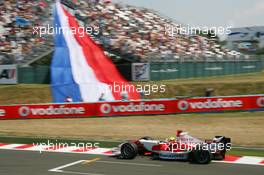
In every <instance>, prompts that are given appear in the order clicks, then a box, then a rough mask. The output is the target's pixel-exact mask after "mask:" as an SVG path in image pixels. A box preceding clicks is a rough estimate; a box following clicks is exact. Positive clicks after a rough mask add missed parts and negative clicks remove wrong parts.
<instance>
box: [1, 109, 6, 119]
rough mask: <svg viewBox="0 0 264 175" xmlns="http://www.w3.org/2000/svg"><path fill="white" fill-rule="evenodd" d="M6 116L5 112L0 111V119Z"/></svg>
mask: <svg viewBox="0 0 264 175" xmlns="http://www.w3.org/2000/svg"><path fill="white" fill-rule="evenodd" d="M5 115H6V111H5V110H4V109H0V117H4V116H5Z"/></svg>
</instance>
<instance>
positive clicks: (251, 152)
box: [228, 148, 264, 157]
mask: <svg viewBox="0 0 264 175" xmlns="http://www.w3.org/2000/svg"><path fill="white" fill-rule="evenodd" d="M228 154H229V155H234V156H257V157H264V149H263V150H260V149H246V148H245V149H241V148H232V149H231V150H230V151H229V152H228Z"/></svg>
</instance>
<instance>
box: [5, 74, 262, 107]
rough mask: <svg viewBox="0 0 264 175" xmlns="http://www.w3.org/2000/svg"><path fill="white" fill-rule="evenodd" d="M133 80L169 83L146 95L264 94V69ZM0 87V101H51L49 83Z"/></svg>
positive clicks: (170, 96) (17, 102)
mask: <svg viewBox="0 0 264 175" xmlns="http://www.w3.org/2000/svg"><path fill="white" fill-rule="evenodd" d="M133 83H134V84H141V85H153V84H157V85H165V86H166V91H165V92H164V93H151V94H150V95H148V96H145V98H148V99H151V98H172V97H176V96H204V93H205V90H206V89H207V88H213V89H214V95H215V96H229V95H247V94H264V71H262V72H258V73H248V74H239V75H227V76H218V77H207V78H189V79H177V80H164V81H157V82H153V81H151V82H133ZM0 91H1V93H0V105H4V104H27V103H49V102H52V97H51V91H50V86H49V85H38V84H19V85H0Z"/></svg>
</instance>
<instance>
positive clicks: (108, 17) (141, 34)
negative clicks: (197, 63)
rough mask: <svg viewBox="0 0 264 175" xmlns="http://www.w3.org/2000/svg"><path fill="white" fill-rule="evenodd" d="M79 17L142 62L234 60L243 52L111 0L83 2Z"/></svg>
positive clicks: (110, 45)
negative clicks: (180, 30)
mask: <svg viewBox="0 0 264 175" xmlns="http://www.w3.org/2000/svg"><path fill="white" fill-rule="evenodd" d="M76 6H77V7H76V10H75V15H76V17H77V18H78V19H79V20H81V21H83V23H84V24H85V25H88V26H92V27H99V29H100V31H101V33H100V35H99V36H97V37H98V38H99V42H100V43H101V44H102V46H103V47H104V48H105V49H106V50H111V51H112V52H114V53H117V55H121V57H123V58H134V59H137V60H139V61H142V62H148V61H153V60H161V61H164V60H179V59H188V58H191V59H204V58H211V57H212V58H216V59H223V58H234V57H239V56H240V53H238V52H236V51H230V50H228V49H225V48H223V47H221V46H220V45H219V44H217V42H216V41H215V40H213V39H210V38H207V37H204V36H201V35H187V34H186V35H183V34H180V33H178V34H176V35H174V36H173V37H172V36H171V35H169V34H168V31H166V26H174V27H180V25H179V24H177V23H174V22H172V21H171V20H170V19H168V18H165V17H162V16H161V15H158V14H156V13H155V12H153V11H152V10H149V9H145V8H138V7H133V6H129V5H124V4H119V3H113V2H111V1H109V0H80V1H78V2H77V3H76Z"/></svg>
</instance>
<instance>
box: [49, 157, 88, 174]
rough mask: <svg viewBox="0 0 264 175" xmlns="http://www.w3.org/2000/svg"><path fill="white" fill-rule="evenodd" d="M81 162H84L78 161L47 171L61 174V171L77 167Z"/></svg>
mask: <svg viewBox="0 0 264 175" xmlns="http://www.w3.org/2000/svg"><path fill="white" fill-rule="evenodd" d="M82 162H84V160H78V161H76V162H72V163H68V164H66V165H62V166H59V167H56V168H53V169H50V170H49V171H51V172H63V170H61V169H63V168H67V167H70V166H73V165H77V164H80V163H82Z"/></svg>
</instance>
